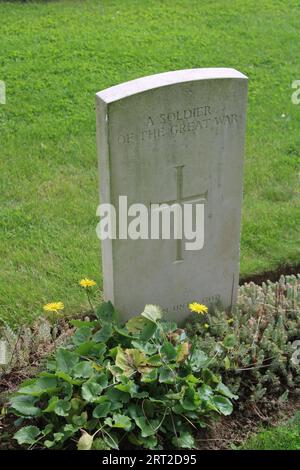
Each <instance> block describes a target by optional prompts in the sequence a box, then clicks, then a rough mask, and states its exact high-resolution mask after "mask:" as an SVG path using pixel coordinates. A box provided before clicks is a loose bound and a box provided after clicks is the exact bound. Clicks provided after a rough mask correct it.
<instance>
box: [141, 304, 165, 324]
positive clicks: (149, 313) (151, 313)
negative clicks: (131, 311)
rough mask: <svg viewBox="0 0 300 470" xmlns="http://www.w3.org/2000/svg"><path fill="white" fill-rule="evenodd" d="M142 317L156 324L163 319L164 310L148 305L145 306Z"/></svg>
mask: <svg viewBox="0 0 300 470" xmlns="http://www.w3.org/2000/svg"><path fill="white" fill-rule="evenodd" d="M141 315H142V316H143V317H145V318H147V319H148V320H150V321H152V322H153V323H156V322H157V321H158V320H160V319H161V318H162V309H161V308H160V307H159V306H158V305H151V304H148V305H146V306H145V308H144V311H143V312H142V313H141Z"/></svg>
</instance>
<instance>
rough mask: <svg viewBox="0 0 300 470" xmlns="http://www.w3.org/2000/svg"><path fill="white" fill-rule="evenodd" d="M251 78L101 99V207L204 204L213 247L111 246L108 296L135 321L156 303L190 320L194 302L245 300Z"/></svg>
mask: <svg viewBox="0 0 300 470" xmlns="http://www.w3.org/2000/svg"><path fill="white" fill-rule="evenodd" d="M246 100H247V77H245V76H244V75H243V74H241V73H240V72H238V71H236V70H233V69H213V68H212V69H192V70H180V71H176V72H168V73H163V74H158V75H153V76H149V77H145V78H141V79H138V80H133V81H130V82H127V83H123V84H121V85H117V86H114V87H111V88H108V89H106V90H104V91H102V92H99V93H97V141H98V152H99V160H100V178H101V183H100V184H101V202H102V203H104V202H106V203H107V202H109V203H111V204H114V205H115V207H118V198H119V195H127V196H128V205H130V204H133V203H143V204H145V205H147V206H148V207H150V206H151V204H152V203H162V202H168V203H171V202H174V201H178V200H180V201H181V202H191V201H192V203H193V204H196V203H200V202H201V203H204V246H203V248H202V249H201V250H198V251H188V250H186V249H185V240H184V239H183V240H182V241H180V240H174V239H173V240H172V239H171V240H130V239H127V240H120V239H116V240H105V241H103V242H102V259H103V277H104V295H105V298H106V299H107V300H111V301H112V302H113V303H114V304H115V306H116V307H117V308H118V309H119V310H120V312H121V313H122V314H123V315H124V318H128V317H130V316H132V315H135V314H138V313H140V312H141V311H142V310H143V307H144V305H145V304H147V303H154V304H159V305H161V306H162V307H163V308H164V309H166V310H167V312H168V316H169V318H172V319H175V320H178V321H180V320H181V319H184V318H185V317H186V315H187V314H188V307H187V306H188V303H189V302H191V301H199V302H201V303H205V304H210V303H212V302H215V301H216V300H221V301H222V302H223V304H224V306H225V307H229V306H231V304H232V303H233V302H234V301H235V296H236V289H237V286H238V279H239V240H240V219H241V204H242V180H243V175H242V169H243V148H244V135H245V116H246Z"/></svg>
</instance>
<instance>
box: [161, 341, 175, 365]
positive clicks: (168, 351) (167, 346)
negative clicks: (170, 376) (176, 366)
mask: <svg viewBox="0 0 300 470" xmlns="http://www.w3.org/2000/svg"><path fill="white" fill-rule="evenodd" d="M161 352H162V354H164V355H165V356H166V358H167V359H168V361H174V360H175V359H176V356H177V351H176V349H175V348H174V346H173V344H172V343H170V342H169V341H164V343H163V346H162V348H161Z"/></svg>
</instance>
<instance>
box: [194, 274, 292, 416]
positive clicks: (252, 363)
mask: <svg viewBox="0 0 300 470" xmlns="http://www.w3.org/2000/svg"><path fill="white" fill-rule="evenodd" d="M186 328H187V331H188V332H190V333H191V334H194V335H195V336H194V341H195V342H196V344H197V345H198V347H200V348H201V349H202V350H203V351H204V352H205V353H206V354H207V355H209V356H211V357H214V360H212V362H211V369H212V371H213V372H214V373H219V374H221V375H222V378H223V381H224V383H225V384H226V385H227V386H228V387H229V388H230V389H231V390H232V391H233V392H234V393H237V394H238V395H239V398H240V399H239V402H238V406H239V407H240V408H242V409H243V408H245V407H247V406H249V404H250V405H251V404H255V403H259V402H260V403H262V402H264V403H265V405H267V406H274V402H273V401H272V400H270V397H277V398H278V397H280V400H285V399H287V396H288V393H289V392H290V391H293V392H299V391H300V366H299V365H297V364H296V363H294V362H293V360H292V358H293V354H294V352H295V350H294V348H293V342H294V341H295V340H299V339H300V276H299V275H298V277H296V276H286V277H283V276H282V277H281V278H280V280H279V282H277V283H272V282H267V283H264V284H263V285H262V286H257V285H255V284H254V283H250V284H245V285H244V286H242V287H240V289H239V297H238V303H237V307H236V309H235V311H234V312H233V313H232V314H227V313H226V312H224V311H222V310H215V311H214V312H210V313H209V315H203V316H197V317H196V318H193V319H192V321H191V323H189V324H187V325H186Z"/></svg>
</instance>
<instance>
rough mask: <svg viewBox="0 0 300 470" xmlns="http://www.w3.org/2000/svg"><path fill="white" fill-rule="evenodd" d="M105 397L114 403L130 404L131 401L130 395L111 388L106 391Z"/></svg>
mask: <svg viewBox="0 0 300 470" xmlns="http://www.w3.org/2000/svg"><path fill="white" fill-rule="evenodd" d="M105 395H106V396H107V397H108V398H109V399H110V400H112V401H113V402H122V403H128V402H129V401H130V395H129V393H125V392H122V391H121V390H117V389H116V388H115V387H109V388H108V389H107V390H106V393H105Z"/></svg>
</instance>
